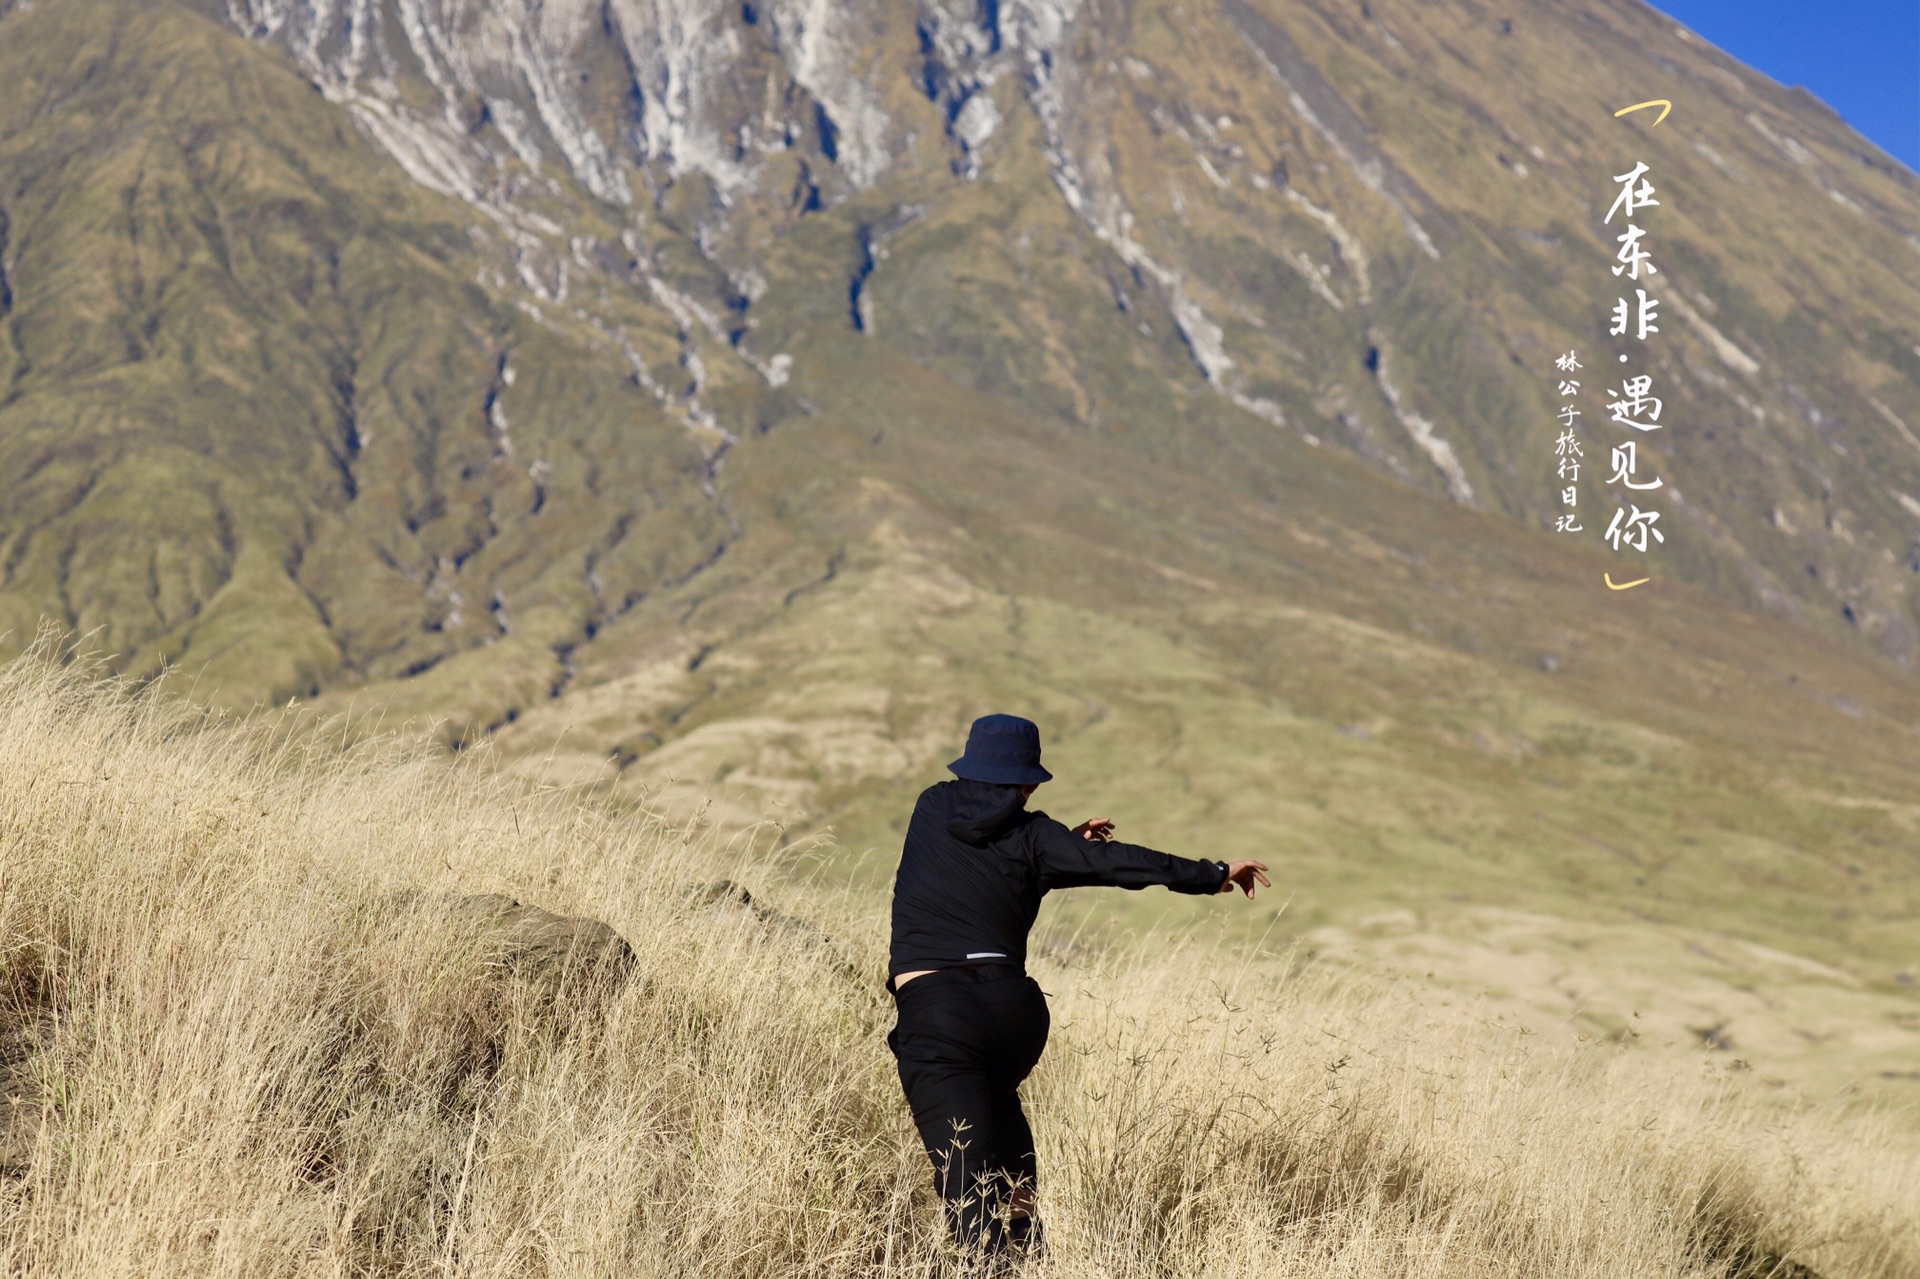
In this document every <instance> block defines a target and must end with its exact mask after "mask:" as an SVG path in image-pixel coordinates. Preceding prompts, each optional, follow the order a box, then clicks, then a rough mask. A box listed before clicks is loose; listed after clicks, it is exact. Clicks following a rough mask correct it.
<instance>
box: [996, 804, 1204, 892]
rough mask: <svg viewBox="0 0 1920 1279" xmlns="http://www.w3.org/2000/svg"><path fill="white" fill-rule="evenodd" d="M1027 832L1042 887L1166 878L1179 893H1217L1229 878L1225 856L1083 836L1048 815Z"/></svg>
mask: <svg viewBox="0 0 1920 1279" xmlns="http://www.w3.org/2000/svg"><path fill="white" fill-rule="evenodd" d="M1027 832H1028V835H1029V837H1030V838H1031V839H1032V841H1033V852H1034V863H1035V866H1036V868H1037V869H1038V871H1039V874H1040V891H1041V892H1043V893H1044V892H1049V891H1051V890H1053V889H1055V888H1145V887H1146V886H1147V885H1149V884H1165V885H1166V886H1167V887H1168V888H1170V889H1172V890H1173V891H1174V892H1176V893H1195V894H1201V893H1217V892H1219V891H1220V885H1221V884H1223V883H1225V882H1226V879H1227V867H1226V863H1224V862H1202V861H1195V860H1194V859H1193V858H1191V857H1175V856H1174V855H1173V854H1172V853H1161V852H1156V851H1154V850H1153V849H1151V848H1142V847H1141V846H1140V845H1138V844H1122V843H1120V842H1119V841H1118V840H1114V841H1111V842H1109V843H1105V844H1103V843H1100V842H1099V841H1097V840H1091V839H1085V838H1082V837H1081V836H1079V835H1076V834H1074V833H1073V832H1072V831H1070V830H1068V829H1067V828H1066V827H1065V826H1062V825H1061V824H1060V823H1059V822H1057V821H1055V820H1054V819H1053V818H1051V817H1047V816H1044V815H1036V820H1035V821H1034V822H1033V823H1032V824H1031V825H1030V826H1028V828H1027Z"/></svg>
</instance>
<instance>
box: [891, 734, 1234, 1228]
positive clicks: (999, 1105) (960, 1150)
mask: <svg viewBox="0 0 1920 1279" xmlns="http://www.w3.org/2000/svg"><path fill="white" fill-rule="evenodd" d="M947 767H948V769H949V770H951V771H952V773H953V774H954V776H955V777H956V778H958V780H957V781H951V782H939V783H936V784H935V785H933V786H929V787H928V788H927V789H926V790H925V791H923V792H922V793H921V795H920V799H919V801H918V802H917V803H916V804H915V805H914V809H913V820H912V821H911V822H910V823H909V824H908V826H907V837H906V844H905V847H904V848H903V849H902V850H901V854H900V870H899V873H898V874H897V876H896V877H895V879H894V886H893V945H892V952H891V955H890V957H889V960H888V965H887V970H888V971H887V989H888V990H889V991H891V992H892V993H893V996H894V1003H895V1007H896V1009H897V1012H898V1020H897V1021H896V1022H895V1025H894V1028H893V1030H892V1031H891V1032H890V1033H889V1034H888V1035H887V1047H888V1048H890V1049H892V1051H893V1055H894V1058H895V1059H896V1061H897V1062H898V1063H899V1067H900V1084H901V1087H902V1088H903V1089H905V1091H906V1094H907V1103H908V1105H909V1106H911V1107H912V1109H913V1122H914V1126H915V1127H916V1128H918V1129H919V1131H920V1140H921V1143H922V1144H923V1145H924V1146H925V1147H926V1150H927V1157H928V1158H929V1159H930V1160H932V1162H933V1171H934V1182H935V1185H936V1187H937V1188H938V1190H939V1192H940V1198H941V1200H942V1202H943V1203H944V1205H945V1208H946V1213H947V1223H948V1226H949V1228H950V1229H951V1230H952V1232H953V1235H954V1239H955V1241H956V1242H957V1243H959V1244H960V1245H961V1246H962V1247H965V1248H969V1249H978V1250H983V1251H985V1252H987V1253H989V1254H997V1253H1006V1252H1009V1251H1029V1252H1030V1251H1032V1250H1033V1249H1034V1248H1036V1247H1037V1245H1038V1242H1039V1227H1038V1224H1037V1222H1036V1220H1035V1218H1034V1216H1033V1190H1034V1183H1035V1167H1034V1155H1033V1132H1032V1130H1031V1129H1030V1128H1029V1127H1028V1126H1027V1117H1026V1112H1025V1111H1023V1110H1022V1109H1021V1106H1020V1095H1019V1092H1018V1089H1019V1086H1020V1082H1021V1081H1022V1080H1023V1079H1025V1078H1026V1077H1027V1074H1028V1072H1029V1071H1031V1070H1032V1069H1033V1067H1034V1065H1035V1063H1037V1062H1038V1061H1039V1060H1040V1053H1041V1050H1042V1049H1043V1048H1045V1047H1046V1042H1047V1025H1048V1019H1047V1001H1046V996H1045V995H1044V994H1043V993H1042V992H1041V990H1040V987H1039V986H1038V985H1037V984H1036V983H1035V982H1034V980H1033V979H1032V978H1031V977H1028V976H1027V974H1026V959H1027V932H1028V930H1029V929H1031V928H1032V927H1033V921H1034V918H1035V917H1036V916H1037V915H1038V914H1039V912H1040V898H1041V895H1042V894H1044V893H1047V892H1049V891H1051V890H1053V889H1056V888H1079V887H1089V886H1095V885H1107V886H1110V887H1115V888H1134V889H1137V888H1145V887H1146V886H1147V885H1149V884H1164V885H1166V886H1167V887H1168V888H1170V889H1172V890H1173V891H1174V892H1177V893H1224V892H1230V891H1232V890H1233V889H1235V888H1239V889H1240V890H1241V891H1242V892H1244V893H1245V894H1246V895H1247V896H1248V897H1252V896H1253V890H1254V884H1255V883H1256V882H1258V883H1259V884H1261V885H1262V886H1269V885H1268V881H1267V877H1266V875H1265V873H1264V872H1265V871H1266V869H1267V868H1266V867H1265V866H1264V865H1262V864H1261V863H1259V862H1234V863H1231V864H1229V863H1227V862H1208V861H1194V860H1192V859H1190V858H1186V857H1175V856H1173V855H1172V854H1170V853H1160V852H1155V851H1154V850H1153V849H1151V848H1141V847H1139V846H1137V845H1134V844H1123V843H1120V842H1118V841H1117V840H1115V839H1114V838H1113V823H1112V822H1111V821H1108V820H1107V819H1106V818H1103V817H1102V818H1095V819H1094V820H1092V821H1088V822H1083V823H1081V824H1080V825H1079V826H1076V827H1074V828H1073V829H1071V830H1069V829H1068V828H1067V827H1066V826H1065V825H1063V824H1061V823H1060V822H1057V821H1055V820H1053V818H1051V817H1048V816H1047V815H1046V814H1045V813H1040V812H1028V811H1027V809H1026V802H1027V798H1028V797H1029V796H1031V795H1032V794H1033V791H1034V789H1035V787H1037V786H1038V785H1039V784H1040V783H1042V782H1045V781H1050V780H1052V777H1053V774H1051V773H1049V772H1048V771H1047V770H1046V769H1044V768H1042V767H1041V766H1040V730H1039V729H1038V728H1037V727H1035V726H1034V724H1033V723H1032V721H1030V720H1025V719H1021V718H1019V717H1017V716H1013V715H988V716H986V717H984V718H981V719H977V720H975V721H974V722H973V728H972V731H971V732H969V733H968V735H967V750H966V754H964V755H962V756H961V757H960V758H959V759H957V760H955V761H954V762H953V763H951V764H949V765H948V766H947Z"/></svg>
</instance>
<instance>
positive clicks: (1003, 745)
mask: <svg viewBox="0 0 1920 1279" xmlns="http://www.w3.org/2000/svg"><path fill="white" fill-rule="evenodd" d="M947 770H948V771H949V772H951V773H952V774H953V775H954V776H955V777H964V778H965V779H967V780H968V781H970V782H999V783H1001V784H1003V785H1009V786H1038V785H1039V784H1040V783H1041V782H1050V781H1052V780H1053V774H1052V773H1049V772H1048V771H1047V770H1046V769H1044V768H1042V767H1040V727H1039V725H1037V724H1035V723H1034V722H1033V721H1032V720H1030V719H1021V718H1020V717H1019V716H1018V715H982V716H981V717H980V718H979V719H976V720H975V721H973V727H972V728H971V729H970V730H969V731H968V732H967V753H966V754H964V755H962V756H961V757H960V758H959V759H956V760H954V761H953V763H951V764H948V765H947Z"/></svg>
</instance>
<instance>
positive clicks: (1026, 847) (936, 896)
mask: <svg viewBox="0 0 1920 1279" xmlns="http://www.w3.org/2000/svg"><path fill="white" fill-rule="evenodd" d="M1025 805H1026V797H1025V796H1023V795H1022V794H1021V793H1020V788H1019V787H1017V786H1002V785H999V784H997V783H993V782H973V781H965V780H961V781H953V782H939V783H937V784H935V785H933V786H929V787H928V788H927V789H926V790H924V791H922V792H921V794H920V800H919V802H918V803H916V804H915V805H914V806H913V820H912V821H911V822H909V823H908V825H907V840H906V847H905V848H904V849H903V850H902V851H901V854H900V871H899V874H898V875H896V876H895V878H894V881H893V953H892V956H891V958H890V960H889V963H888V965H887V974H888V976H889V977H890V978H891V977H897V976H899V975H900V974H901V973H910V972H914V971H917V970H920V969H927V968H944V967H946V966H948V965H950V964H964V963H968V962H970V961H972V962H977V961H980V960H989V961H995V960H1001V959H1005V960H1008V961H1010V962H1012V963H1015V964H1020V965H1022V966H1024V965H1025V964H1026V960H1027V930H1028V929H1030V928H1032V927H1033V921H1034V917H1035V916H1037V915H1038V914H1039V913H1040V896H1041V894H1043V893H1045V892H1048V891H1049V890H1051V889H1055V888H1081V887H1095V886H1101V885H1104V886H1107V887H1112V888H1145V887H1146V886H1147V885H1148V884H1165V885H1166V886H1167V887H1168V888H1171V889H1172V890H1173V891H1174V892H1176V893H1217V892H1219V891H1220V885H1221V884H1223V883H1225V882H1226V878H1227V867H1226V864H1225V863H1224V862H1202V861H1194V860H1193V859H1191V858H1187V857H1175V856H1173V855H1172V854H1171V853H1158V852H1155V851H1154V850H1153V849H1151V848H1141V847H1140V846H1139V845H1137V844H1122V843H1119V842H1117V841H1114V842H1109V843H1104V844H1103V843H1100V842H1098V841H1096V840H1090V839H1086V838H1083V837H1082V836H1079V835H1076V834H1074V833H1073V832H1072V831H1071V830H1069V829H1067V827H1065V826H1063V825H1061V824H1060V823H1059V822H1057V821H1055V820H1053V818H1051V817H1048V816H1047V815H1046V814H1045V813H1030V812H1027V811H1026V808H1025Z"/></svg>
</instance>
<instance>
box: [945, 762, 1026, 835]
mask: <svg viewBox="0 0 1920 1279" xmlns="http://www.w3.org/2000/svg"><path fill="white" fill-rule="evenodd" d="M937 789H938V790H939V798H940V800H941V801H943V802H944V804H945V806H946V813H945V814H944V824H945V825H946V828H947V833H948V834H950V835H952V836H953V837H954V838H955V839H958V840H960V841H961V842H962V843H966V844H976V845H978V844H986V843H988V842H990V841H991V840H992V839H993V837H994V836H996V835H998V834H1000V833H1001V832H1002V831H1004V830H1006V828H1007V827H1008V826H1010V825H1012V824H1013V819H1014V818H1016V817H1018V816H1019V815H1020V813H1021V812H1022V810H1024V809H1025V808H1026V806H1027V797H1026V796H1025V795H1022V794H1021V793H1020V788H1019V787H1018V786H1009V785H1006V784H1004V783H1000V782H975V781H968V780H966V779H964V778H963V779H961V780H960V781H955V782H942V783H941V784H940V786H939V787H938V788H937Z"/></svg>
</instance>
